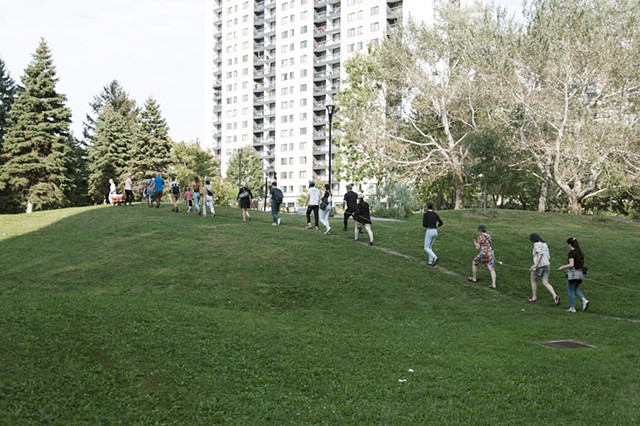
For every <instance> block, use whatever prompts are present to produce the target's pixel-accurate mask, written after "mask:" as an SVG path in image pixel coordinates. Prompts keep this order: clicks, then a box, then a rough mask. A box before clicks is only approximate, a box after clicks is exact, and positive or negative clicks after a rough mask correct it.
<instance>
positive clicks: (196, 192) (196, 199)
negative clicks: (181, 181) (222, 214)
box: [191, 176, 202, 214]
mask: <svg viewBox="0 0 640 426" xmlns="http://www.w3.org/2000/svg"><path fill="white" fill-rule="evenodd" d="M201 186H202V185H200V178H199V177H198V176H196V177H194V178H193V182H192V183H191V190H192V191H193V212H194V213H195V214H198V213H200V195H201V194H202V187H201Z"/></svg>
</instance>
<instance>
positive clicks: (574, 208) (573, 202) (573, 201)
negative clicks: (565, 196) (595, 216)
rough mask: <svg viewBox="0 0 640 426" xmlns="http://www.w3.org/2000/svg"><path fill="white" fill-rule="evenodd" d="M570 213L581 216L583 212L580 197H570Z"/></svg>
mask: <svg viewBox="0 0 640 426" xmlns="http://www.w3.org/2000/svg"><path fill="white" fill-rule="evenodd" d="M569 212H570V213H571V214H575V215H579V214H580V213H581V212H582V204H581V203H580V200H579V199H578V197H571V196H570V197H569Z"/></svg>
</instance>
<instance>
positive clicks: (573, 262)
mask: <svg viewBox="0 0 640 426" xmlns="http://www.w3.org/2000/svg"><path fill="white" fill-rule="evenodd" d="M567 245H568V246H569V254H567V264H566V265H562V266H561V267H559V268H558V270H559V271H562V270H563V269H567V292H568V293H569V305H570V306H569V309H567V312H575V311H576V296H578V297H579V298H580V300H581V301H582V311H586V310H587V309H589V301H588V300H587V298H586V297H585V296H584V294H582V292H581V291H580V290H578V286H579V285H580V284H582V280H583V279H584V253H583V252H582V249H581V248H580V244H579V243H578V240H576V239H575V238H574V237H571V238H569V239H567Z"/></svg>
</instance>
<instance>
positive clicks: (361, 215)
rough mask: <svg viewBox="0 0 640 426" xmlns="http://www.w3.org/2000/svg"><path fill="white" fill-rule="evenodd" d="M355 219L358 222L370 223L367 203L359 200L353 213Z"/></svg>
mask: <svg viewBox="0 0 640 426" xmlns="http://www.w3.org/2000/svg"><path fill="white" fill-rule="evenodd" d="M353 216H354V217H355V219H356V221H357V222H359V223H371V214H370V213H369V203H367V202H365V201H364V200H360V202H359V203H358V205H357V206H356V211H355V212H354V213H353Z"/></svg>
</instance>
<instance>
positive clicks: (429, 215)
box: [422, 203, 443, 266]
mask: <svg viewBox="0 0 640 426" xmlns="http://www.w3.org/2000/svg"><path fill="white" fill-rule="evenodd" d="M442 225H443V222H442V219H440V216H438V213H436V212H434V211H433V203H427V211H426V212H425V213H424V215H423V216H422V226H423V227H425V228H427V232H426V233H425V234H424V251H425V252H427V254H428V255H429V262H428V264H429V265H431V266H436V264H437V263H438V260H439V259H438V256H436V254H435V253H434V251H433V248H432V247H433V243H434V241H435V240H436V238H437V237H438V227H440V226H442Z"/></svg>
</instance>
